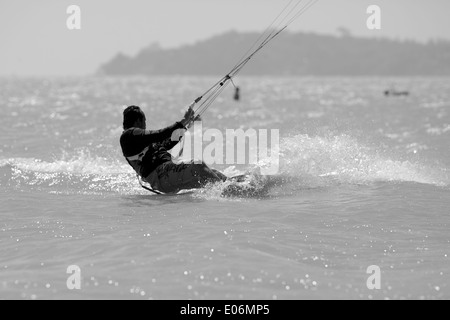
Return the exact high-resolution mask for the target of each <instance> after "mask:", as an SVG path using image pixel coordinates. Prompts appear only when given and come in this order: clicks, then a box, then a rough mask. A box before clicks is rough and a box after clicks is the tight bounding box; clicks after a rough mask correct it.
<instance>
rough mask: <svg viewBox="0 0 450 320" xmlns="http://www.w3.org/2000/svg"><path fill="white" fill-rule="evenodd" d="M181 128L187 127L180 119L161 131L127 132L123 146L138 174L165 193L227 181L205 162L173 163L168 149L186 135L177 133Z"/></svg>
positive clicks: (121, 138) (137, 129)
mask: <svg viewBox="0 0 450 320" xmlns="http://www.w3.org/2000/svg"><path fill="white" fill-rule="evenodd" d="M178 129H186V128H185V127H184V126H183V125H182V124H181V123H180V122H177V123H175V124H174V125H172V126H170V127H167V128H165V129H162V130H157V131H152V130H144V129H139V128H130V129H128V130H125V131H124V132H123V134H122V136H121V137H120V145H121V146H122V151H123V154H124V156H125V157H126V158H127V160H128V163H129V164H130V165H131V166H132V167H133V169H134V170H135V171H136V172H137V174H139V175H140V176H141V177H142V178H143V179H144V180H145V181H146V182H148V183H150V184H151V185H152V187H153V188H154V189H157V190H159V191H161V192H164V193H172V192H178V191H180V190H183V189H194V188H200V187H202V186H204V185H205V183H207V182H210V181H219V180H222V181H223V180H226V177H225V176H224V175H222V174H221V173H220V172H217V171H216V170H213V169H209V168H208V166H206V165H205V164H204V163H203V162H194V161H190V162H188V163H177V164H175V163H173V162H172V155H171V154H170V153H169V152H168V151H167V150H171V149H172V148H173V147H175V146H176V145H177V144H178V142H179V140H180V139H179V137H180V136H181V135H182V134H181V133H180V135H178V134H176V133H175V134H174V132H176V130H178ZM173 135H176V136H173ZM146 148H148V150H145V149H146ZM145 151H147V152H145ZM144 154H145V155H144ZM139 155H141V156H140V157H139ZM130 158H132V159H130Z"/></svg>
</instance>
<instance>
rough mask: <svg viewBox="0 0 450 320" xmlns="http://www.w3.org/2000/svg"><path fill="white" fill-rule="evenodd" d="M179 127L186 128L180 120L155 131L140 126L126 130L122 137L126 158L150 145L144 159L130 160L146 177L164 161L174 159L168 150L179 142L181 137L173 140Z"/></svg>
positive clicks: (134, 167)
mask: <svg viewBox="0 0 450 320" xmlns="http://www.w3.org/2000/svg"><path fill="white" fill-rule="evenodd" d="M178 129H185V128H184V126H183V125H182V124H181V123H180V122H177V123H175V124H174V125H172V126H170V127H167V128H165V129H161V130H155V131H153V130H144V129H139V128H130V129H128V130H125V131H124V132H123V134H122V136H121V137H120V145H121V146H122V152H123V155H124V156H125V157H126V158H129V157H133V156H136V155H139V154H140V153H141V152H143V151H144V149H145V148H147V147H148V148H149V149H148V151H147V153H146V154H145V156H144V157H143V158H142V161H140V160H136V161H130V160H129V161H128V162H129V163H130V165H131V166H132V167H133V169H134V170H135V171H136V172H137V173H138V174H139V175H140V176H141V177H143V178H146V177H148V176H149V175H150V174H151V173H152V172H153V171H154V170H156V168H158V167H159V166H160V165H162V164H163V163H165V162H169V161H172V156H171V155H170V153H169V152H168V151H167V150H171V149H172V148H173V147H175V146H176V145H177V144H178V142H179V139H178V138H179V137H174V138H177V139H178V140H177V141H172V134H173V133H174V131H175V130H178ZM174 140H176V139H174Z"/></svg>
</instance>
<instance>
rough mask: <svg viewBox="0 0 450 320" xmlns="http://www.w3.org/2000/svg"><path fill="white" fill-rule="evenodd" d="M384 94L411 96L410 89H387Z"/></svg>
mask: <svg viewBox="0 0 450 320" xmlns="http://www.w3.org/2000/svg"><path fill="white" fill-rule="evenodd" d="M384 95H385V96H386V97H388V96H394V97H399V96H405V97H406V96H409V92H408V91H395V90H386V91H385V92H384Z"/></svg>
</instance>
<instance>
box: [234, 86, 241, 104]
mask: <svg viewBox="0 0 450 320" xmlns="http://www.w3.org/2000/svg"><path fill="white" fill-rule="evenodd" d="M240 91H241V89H240V88H239V87H236V90H235V91H234V100H236V101H239V100H240V99H241V92H240Z"/></svg>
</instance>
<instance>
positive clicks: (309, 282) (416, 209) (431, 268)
mask: <svg viewBox="0 0 450 320" xmlns="http://www.w3.org/2000/svg"><path fill="white" fill-rule="evenodd" d="M216 80H217V79H215V78H198V77H157V78H140V77H133V78H103V77H86V78H49V79H39V78H34V79H21V78H3V79H0V88H1V90H0V110H1V117H0V125H1V135H0V299H269V300H271V299H449V298H450V286H449V284H450V232H449V228H450V213H449V208H450V147H449V141H450V139H449V138H450V79H449V78H288V77H280V78H252V77H241V78H238V79H236V81H235V82H236V84H237V85H239V86H240V87H241V92H242V100H241V101H239V102H235V101H233V99H232V96H233V90H232V89H227V90H226V91H224V93H223V94H222V95H221V96H220V98H219V99H218V100H217V102H216V103H215V104H214V105H213V106H212V107H211V108H210V110H208V112H207V113H206V114H205V116H204V119H203V127H204V129H207V128H217V129H220V130H223V131H224V130H225V129H238V128H243V129H248V128H256V129H279V130H280V170H279V175H278V176H277V177H275V178H274V179H276V183H275V184H271V185H268V186H266V187H268V192H267V194H264V195H258V196H238V195H235V196H233V197H223V196H222V195H221V194H222V191H223V188H224V185H221V184H217V185H213V186H209V187H208V188H206V189H203V190H196V191H194V192H190V193H185V194H180V195H175V196H155V195H152V194H149V193H148V192H146V191H145V190H143V189H141V188H140V186H139V184H138V182H137V180H136V177H135V175H134V174H133V172H132V169H131V168H130V167H129V166H128V165H127V164H126V162H125V160H124V159H123V157H122V155H121V151H120V147H119V142H118V141H119V137H120V134H121V132H122V129H121V123H122V110H123V106H125V105H130V104H137V105H140V106H141V107H142V108H143V109H144V111H145V112H146V113H147V119H148V122H149V123H148V127H150V128H155V129H157V128H161V127H164V126H166V125H169V124H171V123H173V122H174V121H176V120H179V119H180V118H181V117H182V114H183V112H182V111H183V107H184V106H186V105H188V104H189V103H190V101H192V100H193V99H194V98H196V97H197V96H198V95H199V94H201V93H202V92H204V91H205V90H206V89H207V88H209V86H211V85H212V84H213V83H215V81H216ZM392 86H395V87H396V88H397V89H399V90H409V91H410V93H411V94H410V95H409V96H407V97H385V96H384V95H383V91H384V90H386V89H387V88H390V87H392ZM214 167H215V168H217V169H220V170H224V171H225V172H227V173H230V174H231V173H236V172H238V171H239V172H242V171H243V170H247V169H251V168H250V166H249V167H248V168H247V167H246V166H242V165H240V166H235V167H233V166H230V165H214ZM252 168H253V167H252ZM72 265H76V266H78V267H79V268H80V270H81V280H80V281H81V282H80V283H81V289H80V290H69V289H68V287H67V280H68V278H69V277H70V276H71V274H69V273H67V269H68V267H69V266H72ZM373 265H375V266H378V267H379V268H380V272H381V278H380V282H379V283H380V289H378V290H370V289H369V288H368V286H367V281H368V279H369V277H370V276H371V274H369V273H367V269H368V267H369V266H373Z"/></svg>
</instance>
